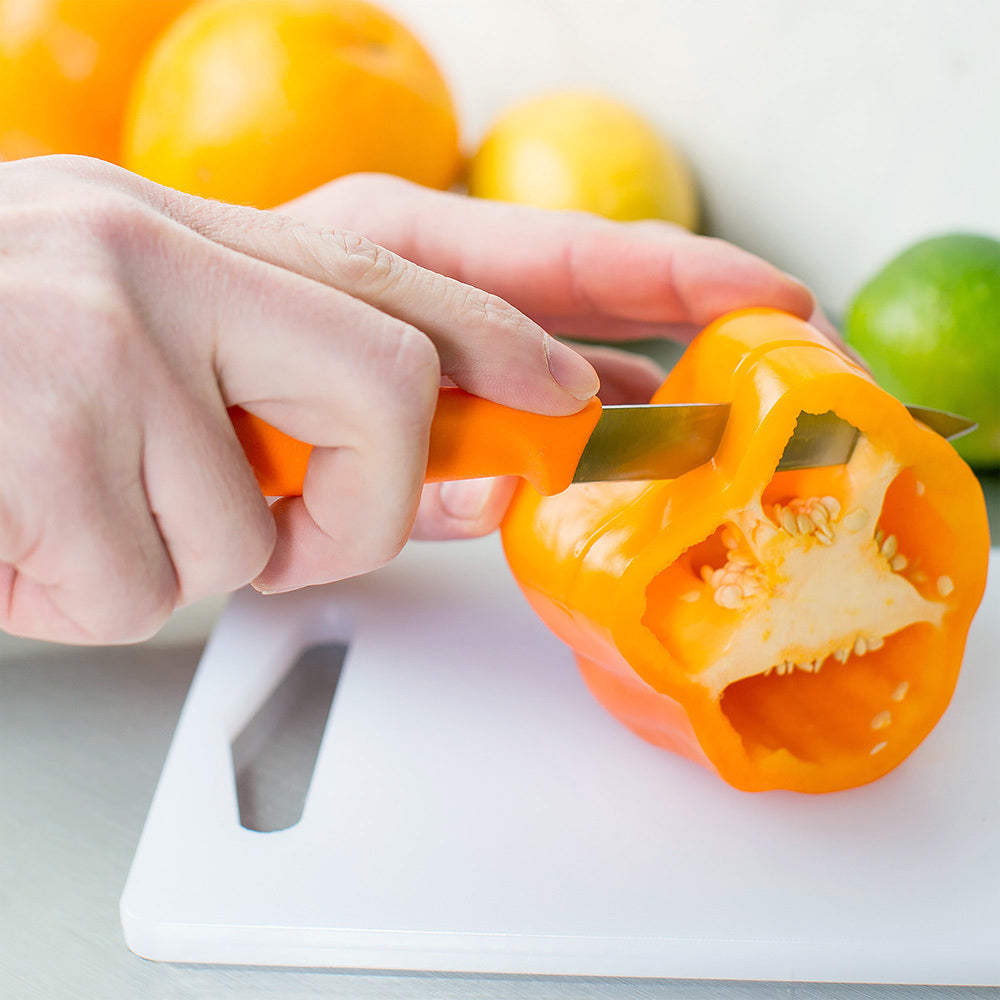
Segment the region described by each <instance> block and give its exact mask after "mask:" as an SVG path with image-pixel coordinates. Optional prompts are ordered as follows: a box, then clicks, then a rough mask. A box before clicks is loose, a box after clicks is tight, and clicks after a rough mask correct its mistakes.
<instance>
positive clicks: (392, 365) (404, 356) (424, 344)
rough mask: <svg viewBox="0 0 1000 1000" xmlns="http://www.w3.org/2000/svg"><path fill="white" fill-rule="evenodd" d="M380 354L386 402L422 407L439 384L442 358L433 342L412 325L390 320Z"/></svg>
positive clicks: (380, 382) (380, 379) (380, 367)
mask: <svg viewBox="0 0 1000 1000" xmlns="http://www.w3.org/2000/svg"><path fill="white" fill-rule="evenodd" d="M381 353H382V357H381V358H380V359H379V363H378V367H379V369H380V373H379V374H380V377H379V380H378V381H379V384H381V385H382V386H383V387H384V389H385V395H386V397H387V402H388V403H389V404H390V405H396V406H399V405H400V404H403V405H405V404H411V405H412V406H413V407H414V408H416V409H423V408H424V406H425V405H426V404H427V402H428V400H429V399H431V398H432V397H433V396H435V395H436V394H437V389H438V386H439V385H440V383H441V359H440V358H439V356H438V352H437V348H436V347H435V346H434V344H433V342H432V341H431V340H430V338H428V337H427V336H426V335H425V334H424V333H422V332H421V331H420V330H418V329H417V328H416V327H415V326H411V325H410V324H409V323H404V322H402V321H401V320H392V321H391V326H390V330H389V336H388V337H385V338H383V339H382V347H381Z"/></svg>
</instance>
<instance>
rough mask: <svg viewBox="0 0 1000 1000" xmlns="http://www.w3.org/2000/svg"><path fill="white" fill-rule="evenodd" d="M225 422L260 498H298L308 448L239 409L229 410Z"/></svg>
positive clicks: (306, 462) (307, 456)
mask: <svg viewBox="0 0 1000 1000" xmlns="http://www.w3.org/2000/svg"><path fill="white" fill-rule="evenodd" d="M229 419H230V420H231V421H232V422H233V429H234V430H235V431H236V436H237V438H239V441H240V444H241V445H242V446H243V450H244V452H246V456H247V458H248V459H249V460H250V465H251V466H252V467H253V471H254V475H255V476H256V477H257V483H258V484H259V486H260V490H261V492H262V493H263V494H264V496H267V497H299V496H302V484H303V483H304V482H305V479H306V467H307V466H308V465H309V456H310V455H311V454H312V445H311V444H306V443H305V442H304V441H299V440H297V439H296V438H293V437H289V436H288V435H287V434H282V432H281V431H279V430H277V429H276V428H274V427H272V426H271V425H270V424H268V423H265V422H264V421H263V420H261V419H260V418H259V417H255V416H254V415H253V414H252V413H247V411H246V410H244V409H243V408H242V407H239V406H231V407H229Z"/></svg>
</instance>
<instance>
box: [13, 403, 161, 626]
mask: <svg viewBox="0 0 1000 1000" xmlns="http://www.w3.org/2000/svg"><path fill="white" fill-rule="evenodd" d="M80 417H81V419H80V420H78V421H74V422H70V421H62V420H59V421H56V420H53V421H48V422H47V430H48V432H49V433H48V434H46V435H45V437H46V438H47V440H45V441H44V443H43V442H42V441H41V440H36V441H35V442H34V443H32V442H31V441H24V442H22V444H23V445H25V446H24V447H5V448H4V454H5V456H6V468H5V483H6V485H7V487H8V492H7V493H6V494H5V495H4V496H3V497H2V499H0V506H2V514H3V516H2V518H0V563H2V564H3V565H4V572H3V583H4V585H5V591H4V593H3V598H4V600H3V601H2V603H0V607H2V609H3V611H2V619H0V624H2V626H3V628H4V629H6V630H7V631H10V632H13V633H15V634H18V635H24V636H30V637H37V638H46V639H50V640H53V641H58V642H72V643H108V642H120V641H129V640H133V639H141V638H145V637H146V636H148V635H149V634H151V633H152V631H154V630H155V629H156V628H158V627H159V625H160V624H162V622H163V620H164V619H165V618H166V616H167V615H168V614H169V613H170V611H171V610H173V608H174V606H175V602H176V596H177V580H176V576H175V573H174V568H173V565H172V562H171V560H170V558H169V554H168V553H167V551H166V549H165V547H164V545H163V541H162V538H161V537H160V534H159V531H158V530H157V527H156V524H155V521H154V519H153V518H152V516H151V514H150V511H149V507H148V504H147V500H146V494H145V489H144V486H143V483H142V478H141V474H140V472H139V470H140V468H141V441H140V440H139V439H138V435H133V434H130V433H129V432H128V429H125V428H122V429H119V430H118V431H117V433H116V432H115V430H114V429H113V428H105V427H100V428H99V430H100V431H101V432H102V433H99V434H95V433H92V432H94V431H97V430H98V428H95V427H94V426H93V425H92V424H91V423H90V421H89V420H87V418H86V415H85V414H80ZM72 423H75V427H74V426H72ZM38 426H39V425H35V427H38ZM8 444H9V442H8ZM15 483H16V484H19V488H18V489H17V491H16V492H14V491H10V489H9V488H10V487H11V486H12V485H13V484H15Z"/></svg>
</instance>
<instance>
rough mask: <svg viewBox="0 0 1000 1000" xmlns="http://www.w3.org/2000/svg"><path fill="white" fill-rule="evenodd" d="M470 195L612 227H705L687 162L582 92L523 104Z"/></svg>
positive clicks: (476, 161)
mask: <svg viewBox="0 0 1000 1000" xmlns="http://www.w3.org/2000/svg"><path fill="white" fill-rule="evenodd" d="M469 193H470V194H472V195H476V196H477V197H481V198H496V199H499V200H501V201H514V202H521V203H523V204H528V205H537V206H539V207H542V208H558V209H577V210H581V211H586V212H596V213H597V214H599V215H604V216H607V217H608V218H610V219H619V220H629V219H667V220H668V221H670V222H676V223H677V224H678V225H681V226H684V227H686V228H687V229H694V228H695V227H696V226H697V225H698V215H699V210H698V197H697V192H696V190H695V185H694V182H693V179H692V177H691V173H690V171H689V170H688V167H687V165H686V163H685V162H684V160H683V159H682V157H681V156H680V154H679V153H678V152H677V151H676V150H675V149H674V148H673V147H672V146H671V144H670V143H669V141H668V140H667V139H666V138H665V137H664V136H662V135H660V134H659V133H658V132H657V131H656V130H655V129H654V128H653V127H652V126H651V125H650V124H649V123H648V122H647V121H646V120H645V119H644V118H642V116H641V115H639V114H638V113H637V112H636V111H634V110H633V109H632V108H630V107H628V106H627V105H625V104H622V103H621V102H619V101H617V100H613V99H611V98H609V97H605V96H602V95H599V94H592V93H581V92H574V91H566V92H557V93H552V94H545V95H542V96H540V97H536V98H534V99H532V100H529V101H526V102H524V103H522V104H518V105H516V106H515V107H513V108H511V109H510V110H508V111H507V112H506V113H505V114H503V115H501V116H500V118H499V119H498V120H497V121H496V123H495V124H494V125H493V126H492V127H491V128H490V129H489V131H488V132H487V134H486V136H485V138H484V139H483V142H482V145H481V146H480V147H479V149H478V151H477V152H476V153H475V155H474V156H473V158H472V161H471V163H470V169H469Z"/></svg>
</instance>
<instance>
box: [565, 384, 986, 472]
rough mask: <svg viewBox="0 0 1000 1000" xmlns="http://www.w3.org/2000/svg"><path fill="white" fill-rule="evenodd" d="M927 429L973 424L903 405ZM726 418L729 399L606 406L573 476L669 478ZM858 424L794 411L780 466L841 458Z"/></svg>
mask: <svg viewBox="0 0 1000 1000" xmlns="http://www.w3.org/2000/svg"><path fill="white" fill-rule="evenodd" d="M907 409H908V410H909V412H910V413H911V414H912V415H913V416H914V417H915V418H916V419H917V420H920V421H921V422H922V423H924V424H926V425H927V426H928V427H929V428H930V429H931V430H933V431H936V432H937V433H938V434H940V435H941V436H942V437H944V438H947V439H948V440H951V439H953V438H956V437H959V436H960V435H962V434H967V433H968V432H969V431H971V430H973V429H974V428H975V427H976V424H975V423H974V422H973V421H971V420H967V419H966V418H965V417H960V416H957V415H956V414H954V413H946V412H945V411H943V410H934V409H930V408H928V407H922V406H908V407H907ZM728 418H729V404H728V403H694V404H687V403H685V404H653V405H643V406H606V407H604V409H603V411H602V412H601V419H600V420H599V421H598V424H597V427H596V428H595V429H594V432H593V434H592V435H591V437H590V440H589V441H588V442H587V446H586V447H585V448H584V451H583V454H582V455H581V457H580V461H579V464H578V465H577V468H576V474H575V475H574V477H573V482H574V483H589V482H627V481H631V480H645V479H675V478H676V477H677V476H682V475H684V473H685V472H690V471H691V470H692V469H694V468H697V467H698V466H699V465H701V464H702V463H704V462H707V461H709V459H711V458H712V456H713V455H714V454H715V452H716V450H717V449H718V447H719V442H720V441H721V440H722V432H723V431H724V430H725V426H726V421H727V420H728ZM858 436H859V431H858V429H857V428H856V427H854V426H853V425H852V424H850V423H848V422H847V421H846V420H844V419H843V418H841V417H838V416H837V415H836V414H835V413H833V412H832V411H830V412H827V413H800V414H799V417H798V421H797V422H796V425H795V431H794V433H793V434H792V436H791V438H789V440H788V443H787V444H786V445H785V450H784V452H783V453H782V455H781V459H780V461H779V462H778V469H779V470H782V471H784V470H789V469H811V468H819V467H822V466H829V465H843V464H844V463H845V462H847V461H848V460H849V459H850V457H851V454H852V453H853V451H854V446H855V444H856V443H857V440H858Z"/></svg>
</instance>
